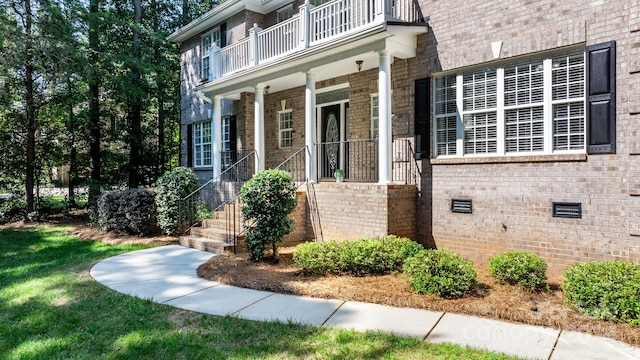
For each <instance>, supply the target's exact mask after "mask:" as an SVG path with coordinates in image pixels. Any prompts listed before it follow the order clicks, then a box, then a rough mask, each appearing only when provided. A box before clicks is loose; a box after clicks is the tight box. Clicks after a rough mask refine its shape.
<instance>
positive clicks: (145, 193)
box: [97, 189, 156, 235]
mask: <svg viewBox="0 0 640 360" xmlns="http://www.w3.org/2000/svg"><path fill="white" fill-rule="evenodd" d="M97 208H98V211H97V214H98V226H99V227H100V229H101V230H104V231H115V232H117V233H120V234H137V235H147V234H150V233H152V232H153V231H154V230H155V228H156V207H155V195H154V193H153V191H151V190H148V189H129V190H116V191H108V192H105V193H103V194H102V195H101V196H100V198H99V199H98V204H97Z"/></svg>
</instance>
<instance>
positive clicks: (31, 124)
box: [23, 0, 37, 213]
mask: <svg viewBox="0 0 640 360" xmlns="http://www.w3.org/2000/svg"><path fill="white" fill-rule="evenodd" d="M23 5H24V21H25V53H26V59H25V60H26V64H25V73H24V85H25V107H26V111H25V121H26V125H27V126H26V130H27V158H26V164H25V172H26V182H25V187H26V189H25V190H26V195H27V199H26V200H27V213H30V212H32V211H33V210H34V203H35V202H34V195H33V188H34V185H35V161H36V130H37V122H36V106H35V99H34V94H33V85H34V80H33V72H34V63H33V62H34V50H33V38H32V35H33V34H32V33H31V32H32V26H33V14H32V12H31V0H24V1H23Z"/></svg>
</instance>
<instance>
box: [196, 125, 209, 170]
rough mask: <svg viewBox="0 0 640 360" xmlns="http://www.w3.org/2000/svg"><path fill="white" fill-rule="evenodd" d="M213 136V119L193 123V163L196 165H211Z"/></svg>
mask: <svg viewBox="0 0 640 360" xmlns="http://www.w3.org/2000/svg"><path fill="white" fill-rule="evenodd" d="M212 148H213V138H212V136H211V121H204V122H200V123H196V124H193V164H194V167H206V166H211V161H212V159H213V157H212V155H213V154H212Z"/></svg>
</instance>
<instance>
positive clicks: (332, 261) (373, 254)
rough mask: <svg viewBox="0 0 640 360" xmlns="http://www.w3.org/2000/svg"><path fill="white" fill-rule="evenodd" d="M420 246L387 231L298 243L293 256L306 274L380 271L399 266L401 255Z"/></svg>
mask: <svg viewBox="0 0 640 360" xmlns="http://www.w3.org/2000/svg"><path fill="white" fill-rule="evenodd" d="M423 249H424V248H423V247H422V245H420V244H418V243H416V242H414V241H412V240H410V239H408V238H399V237H396V236H394V235H389V236H385V237H381V238H364V239H360V240H345V241H340V242H337V241H327V242H309V243H304V244H300V245H298V246H297V248H296V251H295V252H294V253H293V260H294V261H295V264H296V267H297V268H298V269H301V270H302V272H303V273H304V274H306V275H326V274H349V275H355V276H364V275H383V274H388V273H391V272H392V271H396V270H400V269H401V267H402V263H403V262H404V259H406V258H407V257H409V256H412V255H414V254H416V253H418V252H419V251H420V250H423Z"/></svg>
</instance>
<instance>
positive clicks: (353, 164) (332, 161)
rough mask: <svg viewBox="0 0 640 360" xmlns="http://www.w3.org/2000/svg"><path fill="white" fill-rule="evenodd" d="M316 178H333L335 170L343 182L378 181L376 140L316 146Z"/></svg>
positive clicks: (339, 142) (319, 144)
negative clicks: (340, 174)
mask: <svg viewBox="0 0 640 360" xmlns="http://www.w3.org/2000/svg"><path fill="white" fill-rule="evenodd" d="M316 155H317V157H318V160H317V163H318V178H319V179H327V178H333V177H334V175H333V174H334V172H335V171H336V170H337V169H341V170H343V171H344V174H345V176H344V178H345V180H349V181H356V182H375V181H377V180H378V140H377V139H367V140H347V141H336V142H324V143H317V144H316Z"/></svg>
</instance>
